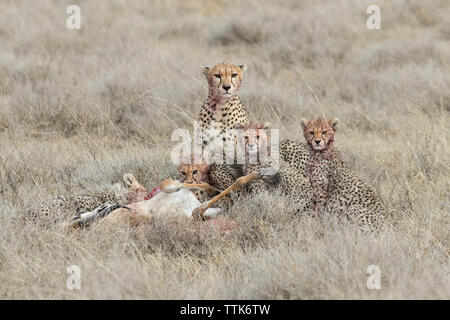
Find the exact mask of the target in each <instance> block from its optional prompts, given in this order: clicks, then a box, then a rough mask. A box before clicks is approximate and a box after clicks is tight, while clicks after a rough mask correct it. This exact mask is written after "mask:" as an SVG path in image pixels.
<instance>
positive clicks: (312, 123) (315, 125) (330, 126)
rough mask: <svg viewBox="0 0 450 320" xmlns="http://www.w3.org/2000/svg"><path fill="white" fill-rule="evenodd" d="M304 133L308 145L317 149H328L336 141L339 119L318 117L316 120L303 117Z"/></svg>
mask: <svg viewBox="0 0 450 320" xmlns="http://www.w3.org/2000/svg"><path fill="white" fill-rule="evenodd" d="M301 123H302V128H303V135H304V136H305V140H306V142H307V143H308V145H309V146H310V147H311V148H312V149H313V150H316V151H321V150H325V149H327V148H328V147H329V146H330V145H332V143H333V142H334V134H335V132H336V129H337V125H338V123H339V120H338V119H337V118H333V119H331V120H325V119H321V118H317V119H315V120H306V119H304V118H303V119H302V120H301Z"/></svg>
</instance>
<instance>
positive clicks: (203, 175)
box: [178, 157, 209, 183]
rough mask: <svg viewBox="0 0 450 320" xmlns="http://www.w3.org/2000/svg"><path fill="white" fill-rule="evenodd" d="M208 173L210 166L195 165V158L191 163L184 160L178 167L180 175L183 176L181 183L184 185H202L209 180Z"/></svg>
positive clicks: (204, 164)
mask: <svg viewBox="0 0 450 320" xmlns="http://www.w3.org/2000/svg"><path fill="white" fill-rule="evenodd" d="M208 171H209V165H208V164H206V163H199V164H195V163H194V159H193V157H192V158H191V161H186V160H184V161H182V162H181V163H180V164H179V165H178V173H179V174H180V176H181V182H184V183H202V182H204V181H206V180H207V177H208Z"/></svg>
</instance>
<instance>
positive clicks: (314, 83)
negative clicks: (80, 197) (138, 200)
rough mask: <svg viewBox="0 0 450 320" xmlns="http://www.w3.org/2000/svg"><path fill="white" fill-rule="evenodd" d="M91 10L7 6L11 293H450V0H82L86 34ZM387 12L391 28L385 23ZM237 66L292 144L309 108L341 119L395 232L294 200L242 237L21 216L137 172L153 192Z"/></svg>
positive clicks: (45, 4)
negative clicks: (375, 19) (315, 211)
mask: <svg viewBox="0 0 450 320" xmlns="http://www.w3.org/2000/svg"><path fill="white" fill-rule="evenodd" d="M73 2H75V1H39V2H32V1H12V0H11V1H8V0H4V1H1V2H0V150H1V151H0V208H1V209H0V219H1V224H0V283H1V286H0V298H13V299H16V298H30V299H41V298H50V299H60V298H64V299H78V298H93V299H100V298H106V299H109V298H119V299H121V298H124V299H128V298H138V299H139V298H149V299H160V298H162V299H185V298H189V299H198V298H199V299H201V298H212V299H216V298H220V299H244V298H251V299H266V298H275V299H278V298H280V299H331V298H337V299H347V298H357V299H359V298H362V299H371V298H373V299H398V298H424V299H430V298H437V299H449V298H450V275H449V270H450V263H449V253H450V234H449V230H450V216H449V211H450V210H449V199H450V193H449V174H448V173H449V153H450V152H449V146H448V140H449V134H450V133H449V129H448V128H449V125H448V124H449V121H450V118H449V111H450V77H449V74H450V45H449V43H450V20H449V17H450V3H449V1H447V0H442V1H439V0H436V1H376V3H374V1H364V0H363V1H356V0H355V1H313V0H310V1H307V0H306V1H237V0H227V1H200V0H186V1H156V0H155V1H100V0H97V1H81V0H79V1H76V4H79V5H80V7H81V15H82V21H81V26H82V29H81V30H79V31H77V30H68V29H67V28H66V26H65V24H66V19H67V17H68V15H67V13H66V8H67V6H68V5H70V4H73ZM370 4H378V5H379V6H380V7H381V26H382V29H381V30H368V29H367V28H366V19H367V17H368V15H367V14H366V9H367V7H368V6H369V5H370ZM223 61H226V62H232V63H236V64H241V63H247V64H248V66H249V68H248V71H247V72H246V73H245V77H244V83H243V86H242V89H241V91H240V96H241V99H242V101H243V103H244V104H245V106H246V108H247V110H248V113H249V117H250V119H251V120H258V121H270V122H271V123H272V125H273V126H274V127H279V128H280V129H281V136H282V138H291V139H297V138H299V139H302V134H301V130H300V128H299V125H300V118H301V117H313V116H321V115H325V116H326V117H338V118H340V120H341V126H340V130H339V132H338V134H337V142H336V144H337V146H338V148H340V150H342V151H343V152H344V153H345V157H346V159H347V160H348V161H349V163H350V164H351V166H352V168H353V169H354V170H355V171H356V172H357V173H358V175H360V176H361V177H363V178H364V179H365V180H366V181H368V182H370V184H371V185H372V186H373V187H374V188H375V189H376V191H377V192H378V193H379V194H380V195H381V197H382V199H383V201H384V203H385V204H386V205H387V206H388V207H389V209H390V210H391V211H392V215H393V219H392V225H391V226H390V227H389V228H387V229H386V230H384V231H381V232H380V233H378V234H368V233H363V232H360V231H358V230H357V228H355V227H354V226H352V225H345V224H338V223H336V221H334V220H333V219H332V218H330V219H325V220H323V221H318V220H312V219H308V218H304V219H300V218H298V217H292V216H290V215H289V214H288V211H289V210H288V209H289V203H288V201H287V200H286V199H285V198H284V197H283V196H281V195H280V194H277V193H275V194H262V195H257V196H254V197H252V198H250V197H249V198H242V199H239V201H237V202H236V204H235V205H234V206H233V207H232V208H231V209H230V210H229V211H226V212H224V213H223V214H224V215H225V216H227V217H230V218H233V219H235V220H236V221H237V223H238V224H239V227H238V228H237V230H236V232H234V233H232V234H230V235H228V236H226V237H222V238H221V237H216V236H215V235H214V234H207V235H202V234H199V233H198V232H197V231H196V230H197V226H196V225H195V223H191V222H189V221H178V222H176V223H173V222H172V223H171V222H167V221H164V220H155V221H154V222H152V224H151V225H148V226H142V227H140V228H137V229H131V228H126V227H124V228H120V229H117V230H114V232H106V231H104V230H102V229H100V228H97V227H95V226H94V227H93V228H91V229H89V230H84V231H81V232H78V233H73V234H64V233H63V232H62V231H61V229H60V228H59V227H58V226H49V225H44V226H42V225H37V224H34V223H27V224H25V225H22V224H20V223H19V220H20V217H21V216H22V215H23V210H24V209H25V208H27V207H29V206H31V205H33V204H35V203H37V202H39V201H41V200H43V199H47V198H49V197H54V196H57V195H69V194H76V193H85V192H89V191H90V190H91V191H92V190H96V189H98V188H102V187H105V186H108V185H110V184H111V183H115V182H120V181H121V177H122V175H123V174H124V173H126V172H132V173H134V174H135V175H136V177H137V178H138V179H139V180H140V181H141V182H143V184H144V185H145V186H146V187H147V188H149V189H151V188H153V187H154V186H156V185H157V184H158V183H159V182H160V181H161V180H162V179H164V178H167V177H168V176H173V175H175V174H176V167H175V165H173V164H172V163H171V161H170V158H169V156H168V152H169V151H170V149H171V147H172V145H173V144H174V142H171V141H170V135H171V133H172V131H173V130H174V129H176V128H191V127H192V120H193V119H195V118H196V117H197V114H198V112H199V110H200V106H201V104H202V101H203V100H204V99H205V98H206V95H207V87H206V81H205V79H204V78H203V76H202V74H201V71H200V66H203V65H208V66H211V65H214V64H215V63H218V62H223ZM70 216H71V214H70V213H67V216H66V217H70ZM66 217H65V218H66ZM69 265H78V266H79V267H80V268H81V272H82V274H81V290H72V291H70V290H68V289H67V288H66V279H67V277H68V276H69V274H67V273H66V268H67V267H68V266H69ZM369 265H377V266H379V268H380V270H381V290H369V289H368V288H367V286H366V281H367V278H368V276H369V275H368V274H367V273H366V269H367V267H368V266H369Z"/></svg>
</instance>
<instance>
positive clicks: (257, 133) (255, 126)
mask: <svg viewBox="0 0 450 320" xmlns="http://www.w3.org/2000/svg"><path fill="white" fill-rule="evenodd" d="M269 128H270V123H269V122H265V123H264V124H261V123H255V122H249V123H246V124H239V123H238V124H236V129H237V130H242V131H241V134H242V136H243V137H245V139H238V141H239V142H240V143H241V147H244V148H245V149H244V150H245V153H246V155H249V156H256V155H257V154H258V153H260V154H261V152H266V151H267V152H268V151H269V130H268V129H269ZM239 135H240V133H238V137H239ZM243 143H245V145H242V144H243Z"/></svg>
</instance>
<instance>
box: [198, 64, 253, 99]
mask: <svg viewBox="0 0 450 320" xmlns="http://www.w3.org/2000/svg"><path fill="white" fill-rule="evenodd" d="M246 69H247V65H245V64H243V65H239V66H236V65H234V64H231V63H219V64H216V65H215V66H214V67H212V68H210V67H203V73H204V75H205V76H206V79H207V80H208V86H209V91H210V94H212V95H214V96H220V97H222V98H226V99H228V98H230V97H231V96H233V95H236V94H237V92H238V91H239V88H240V87H241V83H242V75H243V74H244V71H245V70H246Z"/></svg>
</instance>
